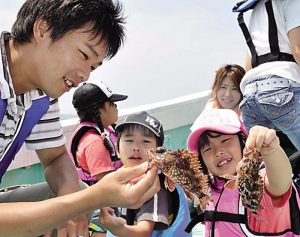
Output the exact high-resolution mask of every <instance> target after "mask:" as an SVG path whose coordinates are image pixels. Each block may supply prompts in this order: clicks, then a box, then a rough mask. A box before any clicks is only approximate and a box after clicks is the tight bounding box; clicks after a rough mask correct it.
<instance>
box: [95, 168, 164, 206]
mask: <svg viewBox="0 0 300 237" xmlns="http://www.w3.org/2000/svg"><path fill="white" fill-rule="evenodd" d="M138 177H140V179H139V180H138V179H137V178H138ZM90 188H91V189H98V190H99V191H95V192H94V193H95V194H94V195H93V196H94V197H93V200H91V201H92V202H95V203H96V202H97V201H98V202H100V201H101V202H102V203H99V207H100V206H102V207H103V206H107V207H109V206H118V207H128V208H133V209H136V208H139V207H141V206H142V205H143V204H144V203H145V202H146V201H147V200H149V199H150V198H151V197H153V195H154V194H155V193H157V192H158V191H159V189H160V183H159V179H158V176H157V167H156V166H152V167H150V168H149V167H148V162H145V163H143V164H141V165H138V166H135V167H130V168H121V169H118V170H117V171H115V172H112V173H110V174H108V175H106V176H105V177H103V178H102V179H101V180H100V181H99V182H98V183H96V184H94V185H93V186H91V187H90ZM99 196H102V198H99ZM100 199H101V200H100Z"/></svg>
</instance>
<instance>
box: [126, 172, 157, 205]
mask: <svg viewBox="0 0 300 237" xmlns="http://www.w3.org/2000/svg"><path fill="white" fill-rule="evenodd" d="M130 189H131V190H132V192H134V193H137V192H138V193H140V197H137V200H138V202H137V203H136V204H134V205H133V206H132V208H138V207H140V205H142V204H143V203H144V202H146V201H147V200H149V199H150V198H151V197H153V195H154V194H155V193H157V192H158V191H159V189H160V182H159V178H158V176H157V167H155V166H153V167H152V168H151V169H149V170H148V172H147V173H146V175H145V176H144V178H143V179H141V180H140V181H139V182H137V183H136V184H134V185H133V186H131V187H130Z"/></svg>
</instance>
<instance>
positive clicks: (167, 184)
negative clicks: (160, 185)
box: [164, 177, 176, 192]
mask: <svg viewBox="0 0 300 237" xmlns="http://www.w3.org/2000/svg"><path fill="white" fill-rule="evenodd" d="M164 183H165V187H166V189H169V190H170V191H171V192H173V191H174V190H175V185H176V183H175V182H174V181H173V180H171V179H170V178H168V177H166V178H165V182H164Z"/></svg>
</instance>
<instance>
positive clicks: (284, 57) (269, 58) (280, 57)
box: [234, 0, 295, 68]
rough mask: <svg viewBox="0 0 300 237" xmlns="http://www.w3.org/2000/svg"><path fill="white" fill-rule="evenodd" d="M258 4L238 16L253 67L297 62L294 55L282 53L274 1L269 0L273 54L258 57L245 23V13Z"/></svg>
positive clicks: (270, 35) (267, 2)
mask: <svg viewBox="0 0 300 237" xmlns="http://www.w3.org/2000/svg"><path fill="white" fill-rule="evenodd" d="M244 2H245V1H243V2H242V3H244ZM257 2H258V1H257ZM257 2H256V3H254V4H253V5H251V7H249V8H246V9H243V10H241V11H240V13H239V14H238V23H239V26H240V28H241V30H242V32H243V35H244V38H245V40H246V43H247V45H248V47H249V50H250V52H251V64H252V67H253V68H254V67H257V66H258V65H260V64H263V63H266V62H274V61H290V62H295V59H294V57H293V55H291V54H288V53H282V52H280V49H279V43H278V32H277V25H276V21H275V16H274V11H273V6H272V0H268V1H266V3H265V6H266V10H267V14H268V22H269V45H270V50H271V52H270V53H267V54H264V55H260V56H258V55H257V52H256V49H255V46H254V44H253V41H252V38H251V35H250V33H249V30H248V28H247V26H246V24H245V21H244V12H246V11H248V10H250V9H253V8H254V7H255V6H256V4H257ZM240 5H241V4H240ZM237 6H239V5H237ZM236 8H237V7H235V8H234V10H235V9H236Z"/></svg>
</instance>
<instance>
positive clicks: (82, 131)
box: [69, 122, 122, 185]
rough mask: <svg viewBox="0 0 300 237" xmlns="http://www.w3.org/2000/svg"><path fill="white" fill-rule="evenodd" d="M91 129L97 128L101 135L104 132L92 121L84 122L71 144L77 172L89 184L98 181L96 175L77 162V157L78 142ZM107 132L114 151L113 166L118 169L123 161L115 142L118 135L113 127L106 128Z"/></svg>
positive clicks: (70, 153) (112, 155)
mask: <svg viewBox="0 0 300 237" xmlns="http://www.w3.org/2000/svg"><path fill="white" fill-rule="evenodd" d="M90 129H93V130H95V131H96V132H97V133H98V134H99V136H101V134H102V132H101V131H100V129H99V127H98V126H97V125H96V124H95V123H91V122H82V123H80V124H79V125H78V127H77V128H76V130H75V132H74V133H73V135H72V137H71V139H70V146H69V155H70V158H71V160H72V161H73V163H74V164H75V166H76V170H77V174H78V176H79V178H80V179H81V180H82V181H84V182H86V183H88V184H89V185H92V184H94V183H96V182H97V179H96V177H93V176H91V174H90V172H89V171H87V170H84V169H83V168H82V167H81V166H80V165H79V164H78V162H77V158H76V151H77V148H78V144H79V141H80V139H81V138H82V136H83V135H84V134H85V133H86V132H87V131H88V130H90ZM105 133H106V136H107V138H108V139H107V141H108V142H109V143H110V146H111V148H112V151H110V157H111V161H112V162H113V166H114V168H115V169H118V168H120V167H121V165H122V163H121V160H120V159H119V158H118V156H117V152H116V149H115V146H114V143H115V142H116V140H117V136H116V135H115V133H114V131H113V130H112V129H111V128H108V129H105Z"/></svg>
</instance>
